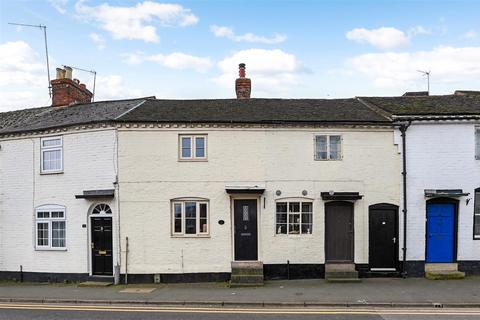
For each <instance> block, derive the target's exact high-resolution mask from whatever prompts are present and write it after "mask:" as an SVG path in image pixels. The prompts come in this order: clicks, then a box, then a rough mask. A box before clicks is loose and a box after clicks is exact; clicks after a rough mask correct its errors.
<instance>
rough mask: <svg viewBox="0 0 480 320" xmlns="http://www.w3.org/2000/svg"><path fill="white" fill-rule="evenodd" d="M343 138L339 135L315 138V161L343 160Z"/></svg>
mask: <svg viewBox="0 0 480 320" xmlns="http://www.w3.org/2000/svg"><path fill="white" fill-rule="evenodd" d="M341 159H342V137H341V136H339V135H318V136H315V160H341Z"/></svg>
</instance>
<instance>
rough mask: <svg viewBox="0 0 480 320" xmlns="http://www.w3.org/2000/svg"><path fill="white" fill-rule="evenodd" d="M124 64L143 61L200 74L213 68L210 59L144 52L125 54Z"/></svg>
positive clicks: (179, 53)
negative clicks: (190, 70) (191, 70)
mask: <svg viewBox="0 0 480 320" xmlns="http://www.w3.org/2000/svg"><path fill="white" fill-rule="evenodd" d="M122 57H124V62H126V63H128V64H139V63H142V62H143V61H151V62H156V63H158V64H160V65H162V66H164V67H167V68H170V69H176V70H185V69H193V70H196V71H198V72H205V71H206V70H207V69H209V68H210V67H211V66H212V61H211V60H210V58H208V57H197V56H192V55H189V54H186V53H183V52H173V53H170V54H155V55H146V54H144V53H143V52H135V53H124V54H122Z"/></svg>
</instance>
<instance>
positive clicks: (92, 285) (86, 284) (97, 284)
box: [78, 281, 113, 288]
mask: <svg viewBox="0 0 480 320" xmlns="http://www.w3.org/2000/svg"><path fill="white" fill-rule="evenodd" d="M112 284H113V282H100V281H85V282H80V283H79V284H78V286H79V287H85V288H103V287H108V286H111V285H112Z"/></svg>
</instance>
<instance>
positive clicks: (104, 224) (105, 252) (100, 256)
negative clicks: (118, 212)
mask: <svg viewBox="0 0 480 320" xmlns="http://www.w3.org/2000/svg"><path fill="white" fill-rule="evenodd" d="M91 229H92V245H91V246H92V273H93V274H94V275H112V274H113V260H112V218H111V217H92V225H91Z"/></svg>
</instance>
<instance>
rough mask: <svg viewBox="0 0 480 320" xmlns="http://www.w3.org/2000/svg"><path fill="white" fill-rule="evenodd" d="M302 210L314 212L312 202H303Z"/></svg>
mask: <svg viewBox="0 0 480 320" xmlns="http://www.w3.org/2000/svg"><path fill="white" fill-rule="evenodd" d="M302 212H304V213H305V212H312V203H311V202H303V203H302Z"/></svg>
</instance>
